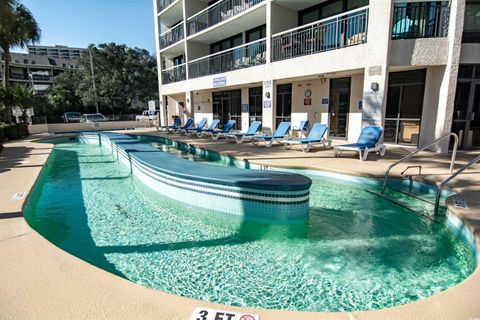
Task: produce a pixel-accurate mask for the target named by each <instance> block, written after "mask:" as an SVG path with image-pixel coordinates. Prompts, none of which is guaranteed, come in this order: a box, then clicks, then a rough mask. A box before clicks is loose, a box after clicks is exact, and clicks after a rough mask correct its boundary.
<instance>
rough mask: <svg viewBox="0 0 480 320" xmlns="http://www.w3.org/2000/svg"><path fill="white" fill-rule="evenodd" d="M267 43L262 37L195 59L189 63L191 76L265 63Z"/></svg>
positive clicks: (201, 75) (195, 76) (197, 76)
mask: <svg viewBox="0 0 480 320" xmlns="http://www.w3.org/2000/svg"><path fill="white" fill-rule="evenodd" d="M266 43H267V42H266V40H265V39H261V40H257V41H253V42H249V43H246V44H243V45H241V46H238V47H234V48H231V49H228V50H225V51H221V52H218V53H215V54H211V55H209V56H206V57H202V58H200V59H196V60H193V61H192V62H190V63H189V65H188V70H189V78H190V79H192V78H199V77H204V76H208V75H212V74H217V73H222V72H228V71H233V70H238V69H243V68H249V67H253V66H257V65H261V64H265V62H266V49H267V47H266Z"/></svg>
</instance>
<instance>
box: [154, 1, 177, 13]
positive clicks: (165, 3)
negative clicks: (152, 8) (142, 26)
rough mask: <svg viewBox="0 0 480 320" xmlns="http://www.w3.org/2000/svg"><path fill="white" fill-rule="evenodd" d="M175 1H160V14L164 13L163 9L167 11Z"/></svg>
mask: <svg viewBox="0 0 480 320" xmlns="http://www.w3.org/2000/svg"><path fill="white" fill-rule="evenodd" d="M175 1H176V0H158V12H161V11H163V9H165V8H166V7H168V6H169V5H171V4H172V3H174V2H175Z"/></svg>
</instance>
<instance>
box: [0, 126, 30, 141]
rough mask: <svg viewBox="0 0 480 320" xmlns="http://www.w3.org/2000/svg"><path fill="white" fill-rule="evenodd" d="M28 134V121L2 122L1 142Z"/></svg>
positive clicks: (0, 128)
mask: <svg viewBox="0 0 480 320" xmlns="http://www.w3.org/2000/svg"><path fill="white" fill-rule="evenodd" d="M27 136H28V125H27V124H26V123H18V124H17V123H13V124H0V142H3V141H6V140H15V139H19V138H25V137H27Z"/></svg>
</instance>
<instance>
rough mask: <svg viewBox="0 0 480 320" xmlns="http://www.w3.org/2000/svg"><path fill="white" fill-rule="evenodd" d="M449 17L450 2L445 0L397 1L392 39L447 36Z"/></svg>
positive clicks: (394, 10)
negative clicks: (426, 0) (423, 0)
mask: <svg viewBox="0 0 480 320" xmlns="http://www.w3.org/2000/svg"><path fill="white" fill-rule="evenodd" d="M449 17H450V4H448V3H445V2H443V1H429V2H409V3H403V2H396V3H395V7H394V9H393V28H392V39H416V38H438V37H446V36H447V35H448V24H449Z"/></svg>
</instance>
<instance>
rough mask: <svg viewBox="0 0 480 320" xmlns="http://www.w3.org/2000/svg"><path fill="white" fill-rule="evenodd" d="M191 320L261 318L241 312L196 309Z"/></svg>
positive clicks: (248, 319)
mask: <svg viewBox="0 0 480 320" xmlns="http://www.w3.org/2000/svg"><path fill="white" fill-rule="evenodd" d="M190 320H260V317H259V316H257V315H254V314H248V313H241V312H233V311H225V310H214V309H208V308H195V310H194V311H193V314H192V317H191V318H190Z"/></svg>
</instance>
